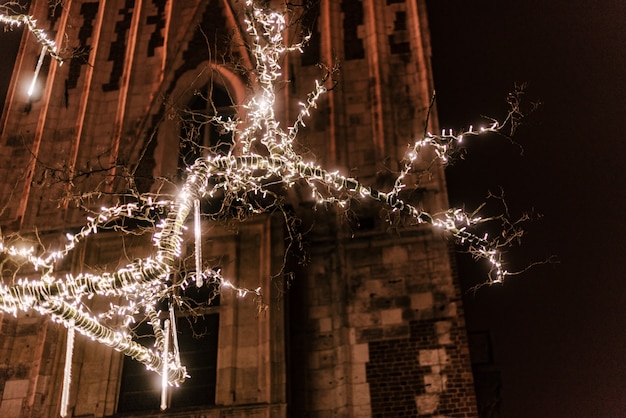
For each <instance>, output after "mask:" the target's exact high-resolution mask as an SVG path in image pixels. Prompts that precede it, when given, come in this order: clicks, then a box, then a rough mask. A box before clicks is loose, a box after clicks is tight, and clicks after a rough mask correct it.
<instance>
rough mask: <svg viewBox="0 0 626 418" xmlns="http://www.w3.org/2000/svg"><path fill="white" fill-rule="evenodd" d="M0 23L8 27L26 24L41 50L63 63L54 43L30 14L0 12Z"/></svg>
mask: <svg viewBox="0 0 626 418" xmlns="http://www.w3.org/2000/svg"><path fill="white" fill-rule="evenodd" d="M0 23H2V24H4V25H7V26H10V27H18V26H22V25H24V26H26V27H27V28H28V30H29V31H30V32H31V33H32V34H33V36H34V37H35V40H36V41H37V43H38V44H40V45H41V46H42V47H43V50H44V51H45V52H47V53H49V54H50V56H51V57H52V58H54V59H55V60H57V61H58V62H59V64H62V63H63V58H61V56H60V55H59V54H58V52H57V46H56V43H55V42H54V41H53V40H52V39H50V38H49V37H48V35H47V34H46V32H45V31H44V30H43V29H39V28H38V27H37V20H35V18H33V17H32V16H28V15H23V14H19V15H7V14H5V13H0Z"/></svg>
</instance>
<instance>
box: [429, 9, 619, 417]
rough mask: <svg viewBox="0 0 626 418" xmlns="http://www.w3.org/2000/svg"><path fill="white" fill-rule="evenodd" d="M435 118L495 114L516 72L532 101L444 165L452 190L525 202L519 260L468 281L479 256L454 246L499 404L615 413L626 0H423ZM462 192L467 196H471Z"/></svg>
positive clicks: (458, 120)
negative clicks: (486, 339)
mask: <svg viewBox="0 0 626 418" xmlns="http://www.w3.org/2000/svg"><path fill="white" fill-rule="evenodd" d="M428 6H429V16H430V29H431V36H432V48H433V67H434V77H435V86H436V89H437V96H438V100H437V107H438V112H439V120H440V123H441V126H442V127H446V128H454V129H458V128H463V127H465V126H467V125H469V124H474V126H476V125H478V122H479V121H480V115H487V116H494V117H502V116H503V115H504V114H505V113H506V110H507V106H506V103H505V100H504V99H505V97H506V94H507V92H509V91H511V90H512V87H513V85H514V83H515V82H528V83H529V88H528V93H527V96H528V97H529V98H532V99H535V100H540V101H541V102H542V106H541V107H540V108H539V110H538V111H537V112H536V113H535V114H534V115H533V116H532V117H531V118H529V120H528V123H527V125H526V126H525V127H523V128H522V129H521V130H520V131H519V133H518V135H517V136H516V137H515V139H516V140H517V141H518V142H519V143H520V144H521V146H522V147H523V150H524V151H523V155H520V152H519V148H517V147H515V146H512V145H510V144H508V143H507V142H506V141H502V140H499V139H498V138H488V139H484V140H481V141H480V143H479V144H475V145H473V146H469V148H468V153H467V158H466V160H465V161H460V162H459V163H457V164H455V165H454V166H453V167H451V168H449V169H448V170H447V171H448V184H449V188H450V200H451V203H452V204H453V205H454V204H456V205H458V204H462V202H473V203H479V200H476V199H475V196H479V197H482V196H485V195H486V194H487V191H488V190H499V187H502V188H503V189H504V190H505V196H506V197H507V200H508V202H509V205H510V209H511V212H512V215H513V216H515V215H516V214H517V215H519V214H520V213H521V212H522V211H524V210H531V209H534V210H535V211H536V212H538V213H541V214H542V215H543V217H542V218H541V219H540V220H538V221H535V222H533V223H532V224H530V225H529V226H528V228H527V236H526V237H525V239H524V241H523V243H522V246H521V247H517V248H512V249H511V250H510V253H509V254H508V257H509V260H510V262H511V264H512V265H513V266H512V268H513V267H518V268H521V267H523V266H524V265H525V264H528V263H531V262H533V261H538V260H541V259H545V258H547V257H549V256H551V255H555V256H557V257H558V260H559V262H558V263H557V264H552V265H544V266H538V267H535V268H533V269H531V270H530V271H528V272H526V273H525V274H523V275H520V276H515V277H511V278H509V280H508V281H507V282H506V283H505V284H503V285H498V286H492V287H483V288H481V289H480V290H478V291H477V292H471V291H467V289H468V288H469V287H471V286H472V285H474V284H476V283H480V282H481V281H482V280H483V279H484V276H483V274H484V270H481V269H479V268H476V267H475V266H473V265H472V264H471V263H468V262H467V260H466V259H465V258H463V257H461V259H460V260H459V268H460V274H461V277H462V281H463V284H464V286H465V289H466V293H465V308H466V316H467V322H468V328H469V329H470V330H471V331H488V332H489V333H490V336H491V342H492V348H493V356H494V367H495V368H496V369H498V370H500V372H501V376H502V383H503V390H502V406H501V412H502V416H503V417H506V418H513V417H525V418H526V417H535V418H537V417H551V418H554V417H623V416H626V308H625V306H624V301H625V296H626V245H625V243H626V240H625V239H624V236H625V235H626V221H625V220H624V215H625V214H626V173H625V171H624V163H623V158H624V156H626V134H625V133H626V74H625V70H626V2H625V1H623V0H604V1H601V2H600V1H584V0H573V1H545V0H542V1H537V0H524V1H512V0H490V1H485V0H477V1H467V0H429V1H428ZM470 207H471V205H469V206H468V208H470Z"/></svg>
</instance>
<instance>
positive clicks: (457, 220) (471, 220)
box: [0, 0, 508, 408]
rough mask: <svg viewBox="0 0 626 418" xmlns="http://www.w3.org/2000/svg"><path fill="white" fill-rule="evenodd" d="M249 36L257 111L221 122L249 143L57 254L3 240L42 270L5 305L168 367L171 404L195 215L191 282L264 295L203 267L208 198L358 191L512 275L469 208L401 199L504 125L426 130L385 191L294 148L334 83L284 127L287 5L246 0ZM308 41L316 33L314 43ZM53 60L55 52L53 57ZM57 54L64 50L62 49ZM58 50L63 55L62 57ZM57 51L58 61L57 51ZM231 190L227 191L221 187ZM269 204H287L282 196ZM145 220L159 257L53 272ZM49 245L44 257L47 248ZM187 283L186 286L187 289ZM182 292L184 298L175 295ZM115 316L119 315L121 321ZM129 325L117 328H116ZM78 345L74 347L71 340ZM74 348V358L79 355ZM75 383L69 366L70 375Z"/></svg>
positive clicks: (160, 369)
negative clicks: (430, 158)
mask: <svg viewBox="0 0 626 418" xmlns="http://www.w3.org/2000/svg"><path fill="white" fill-rule="evenodd" d="M246 4H247V6H248V9H249V11H248V15H247V16H248V18H247V20H246V23H247V25H248V28H247V30H248V33H249V35H250V39H251V42H252V48H251V51H252V54H253V56H254V58H255V61H256V75H257V80H256V81H257V85H256V94H255V95H254V96H252V98H251V99H250V100H249V101H248V102H247V103H245V104H244V106H243V107H244V108H245V109H246V110H247V115H246V118H245V119H244V120H230V119H229V120H227V121H223V120H221V119H220V118H217V117H216V118H213V119H212V121H213V122H215V123H218V124H220V125H221V126H222V127H223V128H224V129H226V130H228V131H231V132H232V133H233V137H234V141H235V142H236V144H238V145H241V146H240V147H234V148H233V149H237V150H239V149H241V150H242V152H241V154H238V155H231V154H229V155H209V156H207V157H204V158H201V159H198V160H197V161H195V162H194V164H192V165H191V166H190V167H188V169H187V173H188V174H187V178H186V181H185V183H184V184H183V185H182V187H181V189H180V192H179V193H178V195H177V196H176V197H175V198H174V199H155V197H154V196H139V197H138V199H139V201H138V202H136V203H128V204H123V205H116V206H113V207H104V208H102V209H101V210H100V212H99V213H98V214H97V215H94V216H92V217H89V218H87V222H86V224H85V226H83V227H82V229H81V230H80V231H78V232H77V233H75V234H70V233H68V234H67V235H66V238H67V243H66V244H65V245H64V246H63V248H61V249H59V250H55V251H43V250H41V251H39V250H37V249H35V248H30V247H29V248H25V247H21V246H19V245H17V244H16V245H10V244H8V243H6V242H4V241H2V239H1V238H0V254H2V255H4V256H5V257H7V258H9V259H13V260H18V261H20V262H23V263H26V264H28V265H30V266H32V267H33V268H34V269H35V270H36V271H38V272H39V273H40V276H41V278H40V280H25V279H17V280H15V281H14V285H12V286H8V285H6V284H0V310H2V311H5V312H9V313H11V314H13V315H17V313H18V312H19V311H27V310H29V309H36V310H37V311H39V312H40V313H41V314H43V315H48V316H50V317H51V318H52V319H54V320H55V321H58V322H60V323H62V324H63V325H64V326H65V327H67V328H68V329H70V330H72V331H71V332H73V331H74V330H76V331H78V332H80V333H81V334H83V335H85V336H87V337H89V338H91V339H93V340H95V341H98V342H100V343H102V344H105V345H107V346H109V347H112V348H114V349H115V350H117V351H119V352H121V353H123V354H125V355H128V356H130V357H132V358H134V359H136V360H137V361H140V362H142V363H143V364H144V365H146V367H147V368H148V369H150V370H153V371H155V372H156V373H159V374H161V376H162V379H163V391H164V392H163V402H162V404H161V407H162V408H165V407H166V406H167V405H166V403H165V401H164V400H165V399H166V390H167V386H168V385H178V384H180V383H181V382H182V381H183V380H184V379H185V378H186V377H187V373H186V370H185V367H184V366H183V365H182V364H181V363H180V358H179V354H178V343H177V338H176V335H177V333H176V318H175V314H174V308H175V303H170V308H169V309H170V312H169V319H168V320H167V321H165V322H164V323H163V325H162V324H161V321H160V320H159V317H158V315H157V312H156V308H155V306H156V304H157V302H158V301H159V300H162V299H165V298H173V296H174V295H173V288H172V286H171V285H170V284H168V281H169V280H170V278H171V276H172V274H173V273H175V272H176V271H177V269H178V268H179V267H178V265H179V260H180V258H181V251H182V244H183V233H184V231H185V230H186V228H187V223H188V222H189V218H190V217H191V218H193V224H194V242H195V273H194V275H193V277H188V278H185V280H189V281H191V282H193V283H195V285H196V286H202V285H203V283H209V282H211V283H216V284H218V285H219V287H220V288H221V289H231V290H233V291H235V292H236V293H237V295H239V296H241V297H244V296H246V295H249V294H251V295H254V296H255V297H260V296H261V288H256V289H247V288H240V287H238V286H236V285H235V284H234V283H233V282H232V281H230V280H228V279H226V278H224V277H223V276H222V275H221V272H219V271H216V270H213V269H211V268H210V267H209V268H207V267H204V266H203V265H202V249H201V247H202V246H201V239H200V237H201V235H202V230H201V224H202V222H201V218H200V201H201V200H202V199H205V198H212V197H214V196H221V198H222V199H223V201H224V204H223V206H222V214H223V215H224V216H227V211H228V210H229V208H232V207H233V206H237V207H242V208H244V209H245V211H247V213H261V212H264V211H267V210H268V207H269V206H263V205H260V204H255V203H254V201H253V200H251V199H249V198H248V197H249V196H252V195H261V196H263V197H267V196H270V197H271V196H274V193H275V192H273V191H272V189H271V188H270V186H273V185H275V184H276V183H277V182H280V183H282V185H283V186H284V187H285V188H289V187H291V186H292V185H294V184H295V183H296V182H299V183H304V184H306V185H308V187H310V189H311V195H312V197H313V198H314V199H315V200H316V202H318V203H320V204H336V205H339V206H340V207H345V206H346V205H348V203H349V201H350V200H351V199H372V200H374V201H377V202H379V203H381V204H382V205H383V206H385V207H387V208H388V209H390V210H391V211H394V212H397V213H399V214H401V215H402V216H404V217H407V218H410V219H412V220H413V221H414V222H415V223H418V224H429V225H431V226H432V227H433V228H436V229H439V230H442V231H445V232H446V233H448V234H450V235H451V236H453V237H455V238H456V239H457V240H458V242H459V243H460V244H462V245H465V246H466V247H467V248H469V250H470V252H471V253H472V254H474V255H476V256H477V257H480V258H483V259H486V260H487V261H488V262H489V263H490V264H491V280H492V281H493V282H499V281H501V280H502V279H503V278H504V277H505V276H506V275H507V274H508V273H507V271H506V270H505V269H504V267H503V265H502V261H501V255H500V252H499V251H498V245H499V243H498V241H497V240H490V239H489V237H488V236H483V237H479V236H477V235H476V234H474V233H473V232H472V227H473V226H475V225H476V224H478V223H480V222H482V219H481V218H479V217H475V216H472V215H469V214H467V213H465V212H464V211H463V210H461V209H451V210H449V211H447V212H445V213H441V214H431V213H428V212H425V211H423V210H421V209H419V208H417V207H416V206H414V205H411V204H409V203H408V202H406V201H404V200H403V199H402V198H401V197H400V192H401V191H402V190H403V189H404V188H405V187H406V186H407V185H406V184H405V183H404V181H405V178H406V176H407V175H408V174H409V173H410V172H411V171H412V170H413V169H414V167H415V165H416V164H417V162H418V161H419V159H420V157H421V156H422V154H423V151H424V150H425V149H428V150H430V151H434V154H435V156H436V160H437V161H438V162H440V163H444V164H445V163H446V162H447V160H448V159H449V158H450V155H451V154H452V153H453V152H454V149H455V147H457V145H458V144H459V143H461V142H462V141H463V139H464V138H467V137H471V136H476V135H481V134H483V133H486V132H498V130H499V129H500V128H499V126H498V125H497V124H493V125H491V126H489V127H486V128H480V129H479V130H478V131H474V130H473V128H472V127H470V129H469V130H468V131H467V132H461V133H458V134H453V132H452V131H448V133H447V134H446V132H445V131H444V132H442V134H441V135H432V134H430V133H429V134H427V135H426V137H425V138H421V139H419V140H416V141H415V142H414V143H413V144H412V145H411V146H410V147H409V150H408V152H407V155H406V163H405V165H404V167H403V168H402V170H401V172H400V173H399V175H398V177H397V179H396V181H395V184H394V186H393V188H392V189H391V190H390V191H388V192H383V191H378V190H376V189H373V188H371V187H368V186H366V185H363V184H361V183H360V182H359V181H358V180H357V179H354V178H351V177H345V176H343V175H341V174H340V173H339V172H336V171H335V172H330V171H328V170H325V169H323V168H322V167H320V166H317V165H315V164H313V163H310V162H305V161H304V160H303V158H302V156H301V155H299V154H298V153H296V152H295V151H294V148H293V144H294V142H295V140H296V138H297V135H298V131H299V129H300V128H301V127H304V126H305V123H304V120H305V119H306V118H307V117H308V116H309V115H310V113H311V111H312V109H314V108H316V106H317V102H318V100H319V99H320V97H321V96H322V95H323V94H324V93H326V92H327V91H328V89H327V88H326V87H325V83H326V82H327V81H328V75H327V76H326V77H325V78H324V79H322V81H318V82H316V84H315V87H314V90H313V91H312V92H311V93H309V95H308V96H307V99H306V101H304V102H302V103H301V104H300V112H299V114H298V115H297V117H296V119H295V122H294V123H293V125H292V126H289V127H287V128H286V129H282V128H281V127H280V124H279V122H278V121H277V120H276V118H275V114H274V105H275V99H276V97H275V90H274V87H275V83H276V81H277V80H278V78H279V77H280V75H281V66H280V62H281V60H282V57H283V56H284V55H285V54H287V53H289V52H291V51H301V50H302V47H303V43H300V44H296V45H294V46H291V47H287V46H285V45H284V40H283V33H284V32H285V30H286V19H285V15H284V14H282V13H277V12H274V11H271V10H268V9H266V8H261V7H257V6H256V5H255V3H254V2H253V1H251V0H248V1H247V3H246ZM0 23H5V24H10V25H17V24H27V25H28V26H29V28H30V30H31V31H33V33H35V37H36V38H37V40H38V42H40V43H41V44H42V45H43V47H44V50H45V51H48V52H49V53H50V54H53V53H55V52H54V51H56V48H55V47H54V43H53V42H52V41H49V40H48V38H47V37H46V36H45V34H44V33H43V32H41V31H38V32H35V31H34V29H33V27H34V20H33V19H32V18H30V17H27V16H26V17H25V16H17V17H7V16H5V15H0ZM305 41H306V40H305ZM53 56H55V55H53ZM56 57H58V56H56ZM56 57H55V58H56ZM57 59H59V58H57ZM218 191H219V192H220V193H221V194H218V193H217V192H218ZM271 205H275V206H279V205H280V202H278V201H277V200H276V201H274V202H273V203H271ZM155 213H158V214H159V215H158V216H156V215H154V214H155ZM124 218H129V219H142V220H150V221H151V222H152V223H153V227H154V234H153V236H152V241H153V244H154V247H155V250H154V254H153V256H151V257H146V258H144V259H139V260H135V261H133V262H132V263H129V264H127V265H126V266H124V267H122V268H120V269H118V270H116V271H112V272H105V273H101V274H95V273H84V274H78V275H72V274H67V275H65V277H64V278H58V277H56V276H55V266H56V265H57V262H58V261H60V260H62V259H64V258H65V257H66V256H67V255H68V254H69V253H70V252H71V251H72V250H74V249H75V248H76V246H77V244H78V243H80V242H81V241H83V240H85V239H86V238H87V237H88V236H89V235H91V234H95V233H97V232H98V231H99V230H101V229H104V228H107V225H111V224H112V223H114V222H115V221H117V220H120V219H124ZM39 253H41V254H39ZM188 284H189V283H187V281H186V282H185V283H183V284H182V285H181V286H185V285H188ZM94 295H102V296H107V297H111V298H112V299H115V300H116V301H117V300H122V302H115V303H114V302H111V304H110V308H109V309H108V310H106V311H104V312H100V313H98V314H92V313H90V312H89V311H88V310H87V308H86V307H85V305H84V304H83V302H82V299H83V298H88V299H89V298H91V297H93V296H94ZM174 299H175V298H174ZM140 311H142V312H143V313H144V314H145V315H146V317H147V319H148V320H149V322H150V324H151V325H152V328H153V332H154V335H155V337H156V343H155V347H154V349H152V348H147V347H144V346H142V345H140V344H138V343H136V342H134V341H133V340H132V332H130V327H131V326H132V324H133V323H134V321H135V316H136V315H137V314H138V313H139V312H140ZM111 320H112V321H111ZM108 322H111V323H118V324H119V323H121V324H122V325H121V326H118V328H116V329H114V328H113V327H112V326H110V325H107V323H108ZM68 346H69V344H68ZM69 355H70V354H68V356H69ZM67 375H68V376H67V379H69V371H68V372H67Z"/></svg>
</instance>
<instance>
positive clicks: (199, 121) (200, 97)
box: [178, 83, 235, 174]
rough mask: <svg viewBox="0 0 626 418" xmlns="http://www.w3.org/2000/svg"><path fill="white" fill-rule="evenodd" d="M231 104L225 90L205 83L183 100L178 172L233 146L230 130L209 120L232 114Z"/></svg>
mask: <svg viewBox="0 0 626 418" xmlns="http://www.w3.org/2000/svg"><path fill="white" fill-rule="evenodd" d="M234 115H235V108H234V107H233V102H232V100H231V97H230V95H229V93H228V91H227V90H226V89H225V88H224V87H222V86H220V85H218V84H213V83H209V84H207V85H205V86H204V87H203V88H202V89H197V90H196V91H195V93H194V95H193V97H192V98H191V100H190V101H189V103H188V104H187V107H186V109H185V111H184V114H183V119H182V124H181V131H180V137H181V141H180V150H179V151H180V152H179V158H178V168H179V172H180V173H181V174H182V172H183V171H184V169H185V168H186V167H188V166H189V165H191V164H193V162H194V161H195V160H196V159H198V158H200V157H202V156H206V155H208V154H209V153H214V154H219V155H227V154H228V153H229V152H230V151H231V150H232V147H233V136H232V132H226V131H225V130H224V129H223V127H222V126H220V125H219V124H218V123H216V122H214V121H213V118H214V117H216V116H217V117H221V118H222V120H227V119H228V118H233V117H234Z"/></svg>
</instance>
